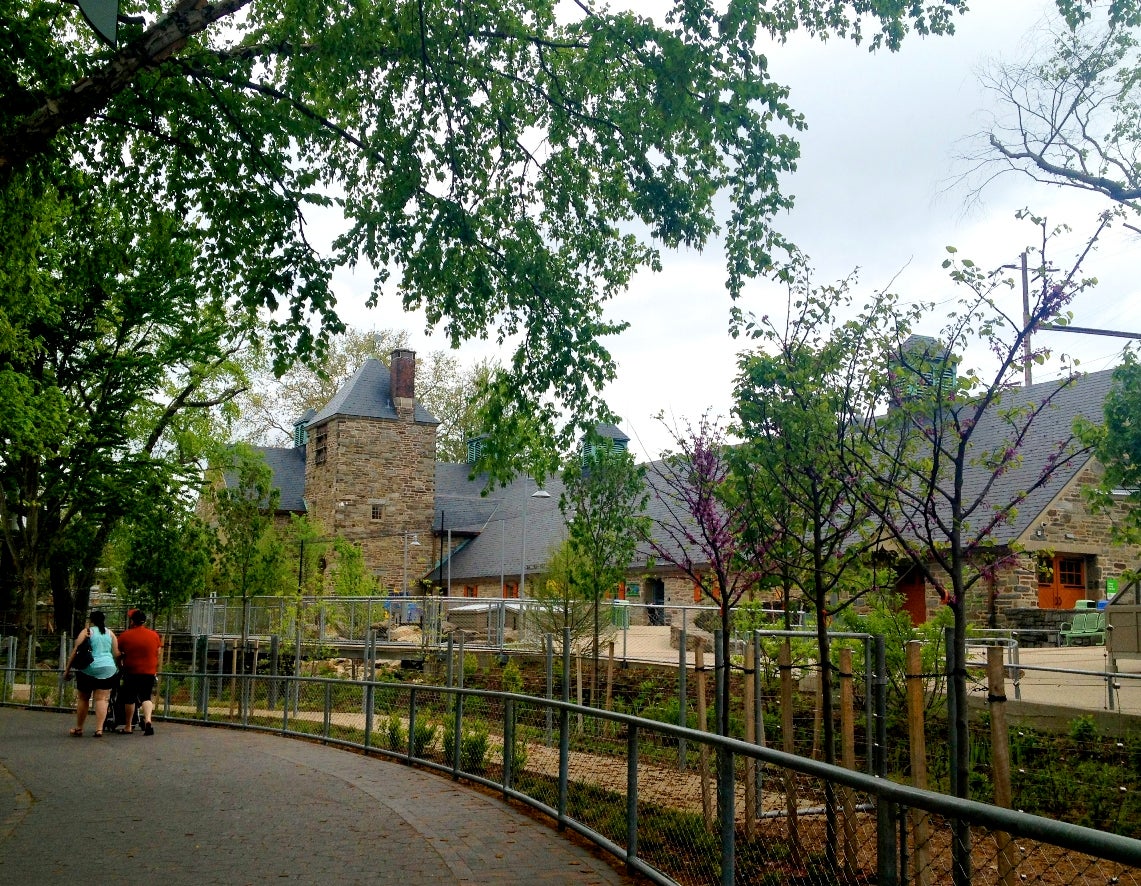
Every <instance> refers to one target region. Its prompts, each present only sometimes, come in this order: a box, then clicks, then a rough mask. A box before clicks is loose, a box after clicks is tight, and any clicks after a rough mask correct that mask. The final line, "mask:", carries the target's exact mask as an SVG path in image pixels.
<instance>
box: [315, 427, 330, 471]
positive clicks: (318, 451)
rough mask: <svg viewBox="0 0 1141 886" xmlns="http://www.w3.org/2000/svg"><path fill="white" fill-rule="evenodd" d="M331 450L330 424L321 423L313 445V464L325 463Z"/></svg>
mask: <svg viewBox="0 0 1141 886" xmlns="http://www.w3.org/2000/svg"><path fill="white" fill-rule="evenodd" d="M328 451H329V426H328V425H321V427H319V428H317V434H316V439H315V441H314V446H313V464H315V465H323V464H324V463H325V458H326V457H327V455H328Z"/></svg>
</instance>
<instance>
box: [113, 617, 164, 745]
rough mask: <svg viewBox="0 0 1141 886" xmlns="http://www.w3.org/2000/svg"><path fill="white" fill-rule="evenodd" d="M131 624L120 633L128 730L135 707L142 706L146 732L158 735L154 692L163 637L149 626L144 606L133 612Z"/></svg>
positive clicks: (127, 729)
mask: <svg viewBox="0 0 1141 886" xmlns="http://www.w3.org/2000/svg"><path fill="white" fill-rule="evenodd" d="M130 620H131V626H130V627H129V628H127V630H125V631H123V632H122V633H120V634H119V659H120V663H121V664H122V666H123V709H124V712H125V714H126V719H125V721H124V722H125V723H126V730H125V731H126V732H131V722H132V721H133V719H134V716H135V706H136V705H141V706H142V713H143V735H154V734H155V728H154V725H153V724H152V723H151V714H152V713H153V711H154V703H153V702H152V701H151V694H152V693H153V692H154V688H155V674H157V673H158V651H159V649H161V648H162V637H161V636H159V634H158V632H157V631H152V630H151V629H150V628H148V627H145V624H146V620H147V614H146V613H145V612H143V611H142V610H141V609H132V610H131V612H130Z"/></svg>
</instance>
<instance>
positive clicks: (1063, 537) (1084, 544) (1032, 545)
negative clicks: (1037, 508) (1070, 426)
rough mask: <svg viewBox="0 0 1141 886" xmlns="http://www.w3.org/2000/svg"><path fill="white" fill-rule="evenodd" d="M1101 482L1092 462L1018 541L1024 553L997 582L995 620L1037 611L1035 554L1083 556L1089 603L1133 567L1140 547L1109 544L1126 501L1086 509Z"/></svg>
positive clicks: (1099, 469) (1100, 596)
mask: <svg viewBox="0 0 1141 886" xmlns="http://www.w3.org/2000/svg"><path fill="white" fill-rule="evenodd" d="M1100 479H1101V468H1100V466H1098V465H1097V464H1096V463H1095V464H1091V465H1089V466H1087V467H1085V468H1083V469H1082V470H1081V471H1079V472H1078V474H1077V476H1076V477H1074V479H1073V480H1071V481H1070V482H1069V483H1068V484H1067V485H1066V486H1065V488H1063V490H1062V491H1061V492H1060V493H1059V494H1058V496H1057V498H1055V499H1054V501H1052V502H1051V503H1050V504H1049V506H1048V507H1047V508H1046V509H1045V510H1043V512H1042V513H1041V515H1040V516H1039V517H1038V518H1036V519H1035V521H1034V524H1033V525H1032V526H1031V527H1030V528H1029V529H1028V530H1027V531H1026V533H1025V534H1024V535H1023V536H1022V538H1020V539H1019V542H1020V544H1021V546H1022V548H1023V549H1024V551H1023V553H1022V554H1020V555H1019V557H1018V560H1017V562H1016V563H1015V565H1014V566H1013V567H1011V568H1010V569H1007V570H1004V571H1003V573H1002V574H1001V575H1000V576H999V578H998V587H997V590H998V597H997V599H996V606H997V608H998V611H999V614H1000V618H1002V619H1005V618H1006V617H1007V613H1009V612H1012V611H1013V610H1016V609H1024V608H1037V606H1038V577H1037V556H1038V553H1039V552H1048V553H1050V554H1057V555H1074V556H1081V557H1083V558H1084V559H1085V561H1086V599H1089V600H1100V599H1103V598H1104V597H1105V583H1106V579H1110V578H1118V579H1119V578H1120V577H1121V575H1122V573H1124V572H1125V571H1126V570H1127V569H1132V568H1136V567H1137V565H1138V561H1139V560H1141V548H1139V547H1137V546H1135V545H1120V544H1115V543H1114V542H1113V527H1114V525H1115V524H1116V523H1120V522H1121V520H1122V518H1123V517H1124V515H1125V513H1126V512H1127V510H1128V504H1127V502H1126V501H1125V500H1124V499H1120V500H1118V501H1115V503H1114V505H1113V507H1112V508H1110V509H1109V510H1108V511H1106V512H1103V513H1094V512H1093V511H1092V509H1091V508H1090V505H1089V502H1088V500H1087V491H1088V489H1089V488H1090V487H1091V486H1093V485H1095V484H1096V483H1098V482H1099V481H1100Z"/></svg>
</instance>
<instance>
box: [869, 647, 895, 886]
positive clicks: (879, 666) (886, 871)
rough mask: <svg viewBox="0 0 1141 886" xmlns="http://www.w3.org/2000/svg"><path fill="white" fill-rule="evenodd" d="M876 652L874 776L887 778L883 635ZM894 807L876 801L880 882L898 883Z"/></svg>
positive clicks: (885, 652) (885, 672)
mask: <svg viewBox="0 0 1141 886" xmlns="http://www.w3.org/2000/svg"><path fill="white" fill-rule="evenodd" d="M874 643H875V650H876V684H875V692H876V741H875V753H874V755H873V756H874V758H875V774H876V776H877V777H879V778H886V777H887V651H886V648H885V646H884V639H883V635H876V637H875V638H874ZM895 827H896V822H895V804H894V803H890V802H888V801H887V800H886V799H885V798H884V797H880V798H878V799H877V800H876V840H877V846H876V856H877V858H878V861H879V865H878V869H879V877H880V880H879V882H880V883H895V882H896V880H897V878H898V876H899V869H898V866H897V857H896V849H897V843H896V839H895Z"/></svg>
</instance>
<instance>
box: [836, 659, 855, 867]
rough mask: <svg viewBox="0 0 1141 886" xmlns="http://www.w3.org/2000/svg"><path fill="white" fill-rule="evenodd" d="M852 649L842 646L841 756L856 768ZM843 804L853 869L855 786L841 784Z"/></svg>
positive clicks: (846, 850) (846, 860) (847, 850)
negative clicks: (843, 786) (853, 787)
mask: <svg viewBox="0 0 1141 886" xmlns="http://www.w3.org/2000/svg"><path fill="white" fill-rule="evenodd" d="M852 677H853V674H852V650H851V649H850V648H849V647H847V646H845V647H843V648H842V649H841V650H840V758H841V762H842V763H843V765H844V768H845V769H851V770H855V768H856V722H855V720H856V711H855V691H854V687H853V686H852ZM840 790H841V794H840V796H841V802H842V804H843V807H844V870H845V871H847V872H849V873H851V872H852V871H853V870H854V869H855V866H856V801H855V798H854V796H853V793H852V789H851V788H848V787H845V788H841V789H840Z"/></svg>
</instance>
